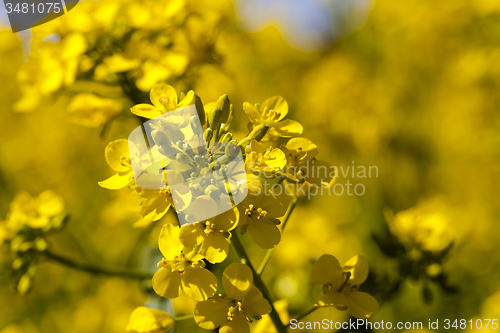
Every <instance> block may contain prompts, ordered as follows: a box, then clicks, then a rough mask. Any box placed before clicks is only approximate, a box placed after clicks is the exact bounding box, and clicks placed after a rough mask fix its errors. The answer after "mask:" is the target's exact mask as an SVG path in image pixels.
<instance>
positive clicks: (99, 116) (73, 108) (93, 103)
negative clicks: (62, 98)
mask: <svg viewBox="0 0 500 333" xmlns="http://www.w3.org/2000/svg"><path fill="white" fill-rule="evenodd" d="M122 109H123V105H122V104H121V103H120V102H117V101H116V100H114V99H110V98H102V97H99V96H97V95H94V94H90V93H81V94H78V95H76V96H75V97H74V98H73V99H72V100H71V103H70V104H69V105H68V112H70V113H71V114H72V121H73V122H74V123H76V124H79V125H82V126H86V127H98V126H101V125H103V124H105V123H107V122H108V121H110V120H111V118H113V117H115V116H116V115H118V114H119V113H120V112H121V111H122Z"/></svg>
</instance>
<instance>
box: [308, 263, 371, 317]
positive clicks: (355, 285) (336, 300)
mask: <svg viewBox="0 0 500 333" xmlns="http://www.w3.org/2000/svg"><path fill="white" fill-rule="evenodd" d="M367 277H368V263H367V261H366V259H365V258H364V257H363V256H360V255H358V256H354V257H352V258H351V259H349V261H348V262H347V263H346V264H345V265H344V268H342V267H340V264H339V261H338V260H337V259H336V258H335V257H334V256H332V255H329V254H324V255H322V256H321V257H320V258H319V259H318V261H316V262H315V263H314V265H313V268H312V271H311V280H312V282H314V283H316V284H321V285H323V293H324V295H323V296H322V297H321V298H320V299H319V301H318V304H317V306H334V307H336V308H337V309H339V310H349V312H350V313H351V315H353V316H354V317H356V318H362V319H364V318H369V317H370V316H371V315H372V314H373V313H374V312H376V311H377V310H378V302H377V300H376V299H375V298H374V297H373V296H371V295H369V294H367V293H364V292H361V291H358V290H359V285H360V284H362V283H363V282H364V281H365V280H366V278H367Z"/></svg>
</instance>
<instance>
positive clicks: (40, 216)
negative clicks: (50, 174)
mask: <svg viewBox="0 0 500 333" xmlns="http://www.w3.org/2000/svg"><path fill="white" fill-rule="evenodd" d="M67 221H68V215H66V214H65V213H64V201H63V199H62V198H61V197H60V196H59V195H57V194H56V193H54V192H53V191H50V190H47V191H44V192H42V193H40V195H39V196H38V197H32V196H31V195H30V194H29V193H27V192H24V191H23V192H19V193H18V194H17V195H16V196H15V198H14V200H13V201H12V202H11V204H10V210H9V212H8V214H7V217H6V219H5V221H2V220H1V219H0V245H1V246H5V247H7V248H8V253H9V256H10V258H8V259H9V261H10V262H11V266H12V270H13V273H14V274H13V275H14V278H15V281H16V282H15V283H16V287H15V288H16V290H17V291H18V292H19V293H21V294H24V293H26V292H27V291H28V290H29V289H30V287H31V279H32V277H33V275H34V274H35V270H36V266H37V263H38V261H39V259H40V258H41V257H42V256H43V254H44V252H45V251H46V249H47V241H46V236H47V235H49V234H51V233H53V232H56V231H59V230H61V228H63V227H64V225H65V224H66V222H67Z"/></svg>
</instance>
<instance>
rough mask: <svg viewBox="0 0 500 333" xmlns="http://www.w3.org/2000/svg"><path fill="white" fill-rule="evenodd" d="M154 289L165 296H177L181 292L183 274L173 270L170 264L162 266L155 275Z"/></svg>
mask: <svg viewBox="0 0 500 333" xmlns="http://www.w3.org/2000/svg"><path fill="white" fill-rule="evenodd" d="M153 289H154V291H155V292H156V293H157V294H158V295H160V296H163V297H165V298H176V297H178V296H179V294H180V293H181V274H180V273H179V272H174V273H173V272H172V270H171V267H170V265H167V267H165V268H163V267H162V268H160V269H159V270H158V271H156V273H155V275H154V276H153Z"/></svg>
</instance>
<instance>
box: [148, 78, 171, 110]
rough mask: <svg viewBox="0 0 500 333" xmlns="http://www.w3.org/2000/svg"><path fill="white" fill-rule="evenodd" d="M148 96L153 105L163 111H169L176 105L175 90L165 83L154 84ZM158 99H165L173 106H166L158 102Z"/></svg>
mask: <svg viewBox="0 0 500 333" xmlns="http://www.w3.org/2000/svg"><path fill="white" fill-rule="evenodd" d="M149 98H151V102H152V103H153V105H154V106H156V107H157V108H158V109H160V110H164V112H167V111H171V110H173V109H175V108H176V107H177V92H176V91H175V89H174V87H172V86H169V85H168V84H165V83H158V84H157V85H155V86H154V87H153V89H151V92H150V93H149ZM160 99H162V100H164V99H166V100H167V101H168V102H167V104H168V105H171V106H173V108H172V107H170V108H168V107H167V108H166V107H165V106H164V104H162V103H161V102H160Z"/></svg>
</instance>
